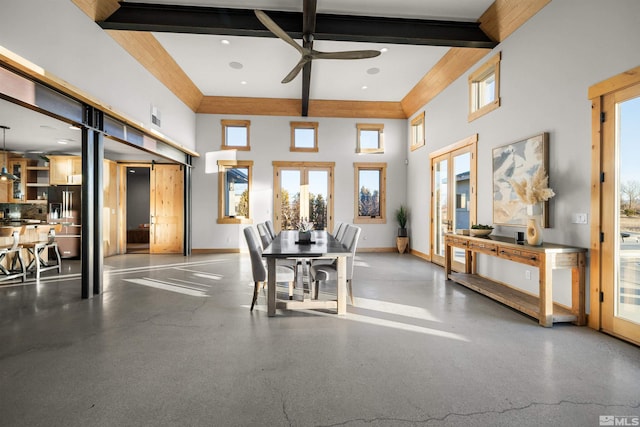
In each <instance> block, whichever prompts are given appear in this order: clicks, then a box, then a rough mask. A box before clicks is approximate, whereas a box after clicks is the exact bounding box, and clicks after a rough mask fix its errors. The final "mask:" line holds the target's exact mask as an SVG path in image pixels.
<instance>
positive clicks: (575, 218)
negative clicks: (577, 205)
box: [571, 213, 587, 224]
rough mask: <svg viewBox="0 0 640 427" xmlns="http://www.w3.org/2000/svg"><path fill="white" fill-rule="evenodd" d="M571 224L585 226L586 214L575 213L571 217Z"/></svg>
mask: <svg viewBox="0 0 640 427" xmlns="http://www.w3.org/2000/svg"><path fill="white" fill-rule="evenodd" d="M571 217H572V218H571V222H572V223H574V224H587V214H586V213H576V214H573V215H571Z"/></svg>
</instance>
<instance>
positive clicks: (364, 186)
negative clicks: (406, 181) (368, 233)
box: [353, 163, 387, 224]
mask: <svg viewBox="0 0 640 427" xmlns="http://www.w3.org/2000/svg"><path fill="white" fill-rule="evenodd" d="M353 166H354V169H355V184H356V185H355V218H354V221H353V222H354V223H372V224H384V223H386V215H385V210H386V206H385V205H386V203H385V199H386V196H385V189H386V186H387V164H386V163H354V164H353Z"/></svg>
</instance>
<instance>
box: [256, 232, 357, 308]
mask: <svg viewBox="0 0 640 427" xmlns="http://www.w3.org/2000/svg"><path fill="white" fill-rule="evenodd" d="M298 236H299V235H298V231H296V230H283V231H281V232H280V233H278V235H277V236H276V237H275V238H274V239H273V241H272V242H271V244H270V245H269V246H267V247H266V248H265V249H264V251H263V252H262V257H263V258H265V259H266V261H267V315H268V316H270V317H272V316H275V314H276V309H287V310H292V309H330V310H331V309H335V310H336V311H337V314H346V312H347V257H349V256H352V254H351V251H349V249H348V248H347V247H345V246H344V245H343V244H342V243H340V241H338V240H337V239H336V238H335V237H334V236H333V235H332V234H331V233H329V232H327V231H324V230H314V231H312V232H311V240H310V242H304V241H299V240H298ZM319 258H333V259H336V260H337V273H338V283H337V286H336V299H330V300H327V299H311V298H307V297H306V294H305V293H304V292H303V298H302V300H291V299H289V300H281V299H277V298H276V296H277V295H276V262H277V260H278V259H297V260H303V261H305V262H303V263H302V265H305V263H306V260H314V259H319ZM310 286H311V284H310Z"/></svg>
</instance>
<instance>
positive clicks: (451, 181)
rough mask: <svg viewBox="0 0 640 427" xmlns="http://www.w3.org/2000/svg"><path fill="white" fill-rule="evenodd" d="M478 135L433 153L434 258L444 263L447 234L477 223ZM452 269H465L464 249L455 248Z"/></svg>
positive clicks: (432, 231) (432, 248) (432, 242)
mask: <svg viewBox="0 0 640 427" xmlns="http://www.w3.org/2000/svg"><path fill="white" fill-rule="evenodd" d="M476 147H477V135H473V136H472V137H469V138H466V139H464V140H462V141H459V142H457V143H455V144H453V145H451V146H449V147H445V148H444V149H442V150H440V151H437V152H434V153H432V154H431V156H430V159H431V261H432V262H434V263H436V264H439V265H444V256H445V253H444V251H445V245H444V235H445V233H453V232H455V231H456V230H458V229H468V228H470V227H471V225H472V224H475V223H476V191H475V186H476ZM452 268H453V269H454V270H455V271H465V256H464V251H462V250H459V249H455V248H454V250H453V261H452Z"/></svg>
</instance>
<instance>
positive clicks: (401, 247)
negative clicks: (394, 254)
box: [396, 205, 409, 254]
mask: <svg viewBox="0 0 640 427" xmlns="http://www.w3.org/2000/svg"><path fill="white" fill-rule="evenodd" d="M408 219H409V214H408V212H407V208H405V207H404V206H402V205H400V208H398V210H396V221H398V225H399V227H398V237H396V246H397V248H398V252H400V253H401V254H402V253H404V251H405V250H406V249H407V245H408V244H409V237H408V236H409V234H408V233H407V220H408Z"/></svg>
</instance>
